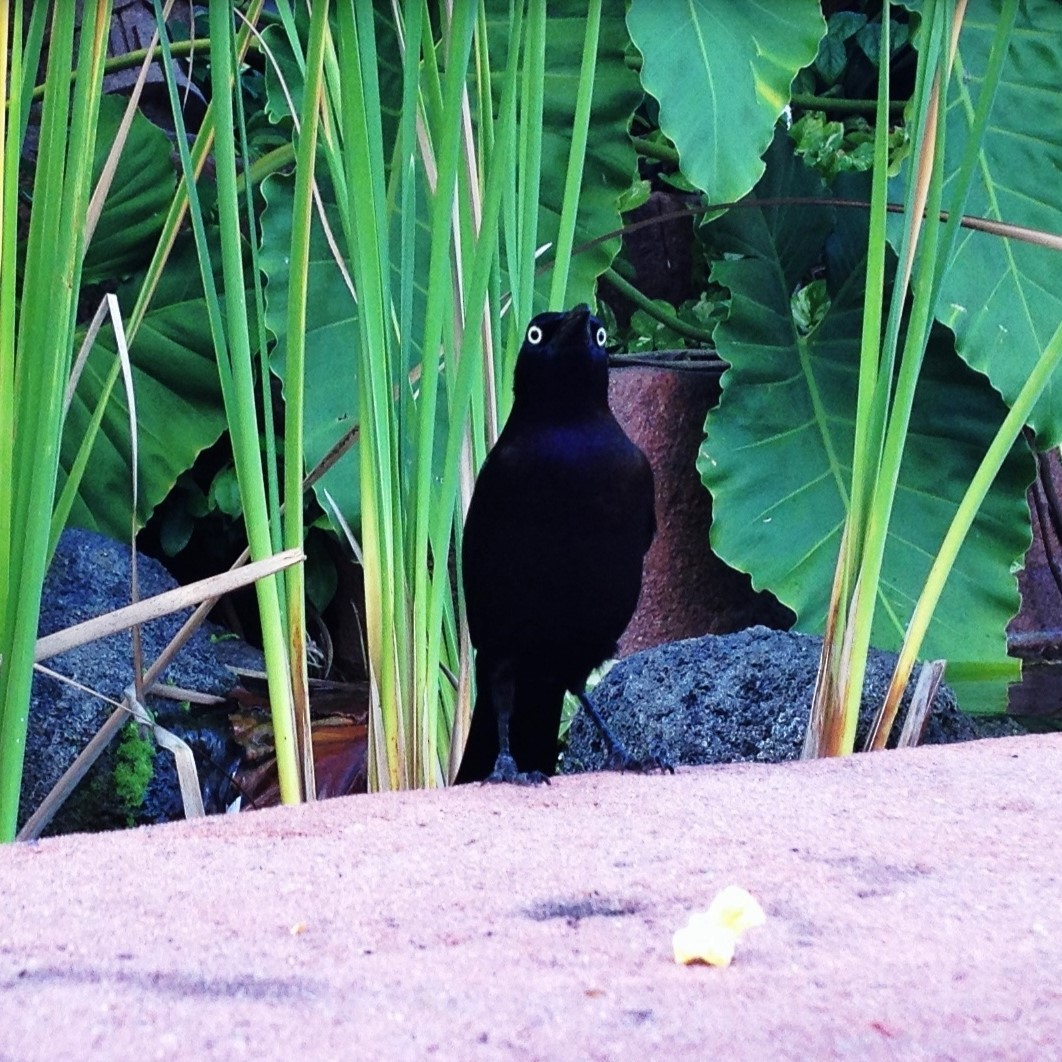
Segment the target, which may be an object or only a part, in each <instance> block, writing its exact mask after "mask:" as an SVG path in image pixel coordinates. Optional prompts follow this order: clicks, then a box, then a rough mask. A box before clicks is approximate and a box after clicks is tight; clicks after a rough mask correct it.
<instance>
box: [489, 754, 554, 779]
mask: <svg viewBox="0 0 1062 1062" xmlns="http://www.w3.org/2000/svg"><path fill="white" fill-rule="evenodd" d="M488 782H489V783H491V784H496V783H498V782H505V783H508V784H509V785H542V784H543V783H545V784H546V785H549V779H548V778H547V777H546V776H545V775H544V774H543V773H542V772H541V771H521V770H519V769H518V768H517V766H516V760H514V759H513V758H512V756H506V755H505V754H504V753H502V754H501V755H500V756H499V757H498V758H497V759H496V760H495V761H494V770H493V771H491V772H490V774H488V775H487V777H486V778H484V779H483V783H484V785H486V784H487V783H488Z"/></svg>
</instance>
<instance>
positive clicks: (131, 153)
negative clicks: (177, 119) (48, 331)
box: [82, 96, 177, 284]
mask: <svg viewBox="0 0 1062 1062" xmlns="http://www.w3.org/2000/svg"><path fill="white" fill-rule="evenodd" d="M124 112H125V100H124V98H122V97H118V96H104V97H103V99H101V100H100V118H99V125H98V129H97V132H96V157H95V160H94V163H93V174H92V180H93V185H94V186H95V182H96V181H97V180H98V179H99V175H100V171H101V170H102V169H103V163H104V161H105V160H106V157H107V154H108V152H109V151H110V149H111V144H112V143H113V142H114V138H115V136H116V135H117V133H118V125H119V123H120V122H121V120H122V115H123V113H124ZM170 150H171V149H170V142H169V140H168V139H167V138H166V134H165V133H164V132H163V131H162V130H161V129H159V127H158V126H157V125H153V124H152V123H151V122H149V121H148V120H147V119H146V118H145V117H144V116H143V115H142V114H141V113H140V112H139V111H137V112H136V113H135V114H134V115H133V122H132V125H131V126H130V127H129V136H128V138H127V139H126V142H125V147H124V148H123V150H122V154H121V156H120V158H119V160H118V168H117V169H116V170H115V174H114V181H113V183H112V184H111V190H110V192H109V194H108V196H107V199H106V201H105V202H104V205H103V210H102V211H101V213H100V218H99V222H98V224H97V225H96V232H95V235H94V236H93V238H92V243H91V244H90V245H89V248H88V251H87V253H86V255H85V266H84V270H83V272H82V283H86V284H91V283H95V282H97V281H108V280H109V281H110V282H111V283H113V282H114V280H115V279H116V278H118V277H121V276H123V275H125V274H128V273H129V272H130V271H131V270H133V269H135V268H137V267H139V266H142V265H144V264H145V263H146V261H147V258H148V255H149V254H150V252H151V250H152V249H153V247H154V242H153V241H155V240H156V239H157V238H158V235H159V233H160V232H161V231H162V222H163V220H164V219H165V217H166V211H167V210H168V209H169V205H170V201H171V200H172V199H173V191H174V188H175V187H176V184H177V182H176V175H175V172H174V169H173V164H172V163H171V162H170Z"/></svg>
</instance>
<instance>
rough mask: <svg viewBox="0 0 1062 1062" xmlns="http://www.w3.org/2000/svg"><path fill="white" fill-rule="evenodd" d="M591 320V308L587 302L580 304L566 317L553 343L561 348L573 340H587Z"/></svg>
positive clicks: (555, 334)
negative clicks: (588, 324)
mask: <svg viewBox="0 0 1062 1062" xmlns="http://www.w3.org/2000/svg"><path fill="white" fill-rule="evenodd" d="M589 320H590V307H589V306H587V305H586V303H585V302H583V303H580V304H579V305H578V306H576V307H575V309H574V310H569V311H568V312H567V313H566V314H565V315H564V318H563V319H562V321H561V325H560V328H559V329H558V330H557V331H556V332H555V333H554V339H553V342H554V343H556V344H558V345H559V346H564V345H565V344H567V343H569V342H571V341H572V340H573V339H575V340H581V339H585V338H586V326H587V322H588V321H589Z"/></svg>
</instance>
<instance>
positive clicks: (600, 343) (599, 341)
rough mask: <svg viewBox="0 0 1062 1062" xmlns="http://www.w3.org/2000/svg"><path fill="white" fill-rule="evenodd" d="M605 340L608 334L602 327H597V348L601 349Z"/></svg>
mask: <svg viewBox="0 0 1062 1062" xmlns="http://www.w3.org/2000/svg"><path fill="white" fill-rule="evenodd" d="M606 339H608V333H607V332H606V331H605V329H604V327H598V330H597V345H598V346H599V347H603V346H604V345H605V340H606Z"/></svg>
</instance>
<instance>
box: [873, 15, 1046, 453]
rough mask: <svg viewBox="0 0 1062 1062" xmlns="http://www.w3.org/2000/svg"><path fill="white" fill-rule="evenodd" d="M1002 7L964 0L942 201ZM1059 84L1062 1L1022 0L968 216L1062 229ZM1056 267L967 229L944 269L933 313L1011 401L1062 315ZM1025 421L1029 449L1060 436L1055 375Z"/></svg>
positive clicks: (895, 228) (893, 233)
mask: <svg viewBox="0 0 1062 1062" xmlns="http://www.w3.org/2000/svg"><path fill="white" fill-rule="evenodd" d="M1000 6H1001V5H1000V3H999V0H971V3H970V5H969V8H968V10H967V13H966V17H965V19H964V21H963V27H962V33H961V34H960V36H959V45H958V52H957V55H956V58H955V71H954V74H953V76H952V78H951V80H950V82H949V85H948V103H947V110H946V126H945V133H946V135H945V144H946V153H945V157H944V180H945V185H944V205H945V206H947V205H948V202H947V196H948V186H949V183H950V182H951V181H953V180H954V179H955V177H956V175H957V174H958V171H959V168H960V165H961V162H962V159H963V154H964V152H965V150H966V145H967V142H968V140H969V138H970V130H971V125H972V121H973V115H974V110H975V108H976V106H977V104H978V101H979V98H980V93H981V91H982V88H983V83H984V80H985V75H986V71H987V70H988V67H989V62H990V58H991V49H992V42H993V37H994V34H995V30H996V24H997V22H998V21H999V19H1000ZM1060 84H1062V4H1059V3H1058V2H1057V0H1027V2H1024V3H1022V4H1021V5H1019V10H1018V12H1017V16H1016V21H1015V25H1014V31H1013V32H1012V34H1011V36H1010V43H1009V47H1008V50H1007V53H1006V56H1005V58H1004V60H1003V69H1002V73H1001V75H1000V81H999V86H998V88H997V90H996V94H995V98H994V100H993V102H992V111H991V117H990V119H989V122H988V125H987V127H986V129H985V135H984V140H983V142H982V143H981V146H980V150H979V152H978V162H977V166H976V168H975V170H974V176H973V181H972V183H971V187H970V194H969V198H968V199H967V201H966V204H965V207H964V210H963V212H964V213H965V214H968V215H973V216H974V217H980V218H987V219H989V220H991V221H1001V222H1005V223H1009V224H1011V225H1019V226H1024V227H1025V228H1028V229H1032V230H1037V231H1040V232H1044V233H1051V234H1059V233H1062V198H1060V197H1059V194H1058V193H1059V187H1060V185H1059V173H1060V172H1062V121H1059V120H1058V113H1057V108H1054V109H1052V106H1048V107H1047V109H1045V106H1044V102H1045V101H1048V100H1053V99H1055V98H1056V95H1057V92H1058V86H1059V85H1060ZM905 176H906V173H905V172H904V173H902V174H901V175H900V177H899V178H897V179H896V180H897V182H900V181H902V180H903V179H904V178H905ZM899 194H900V193H899V192H897V193H895V195H894V196H893V198H895V196H896V195H899ZM901 224H902V219H900V218H899V217H898V216H896V217H894V218H893V219H892V221H891V223H890V238H898V235H899V231H900V225H901ZM1059 263H1060V258H1059V252H1058V251H1057V250H1056V249H1054V248H1051V247H1046V246H1042V245H1039V244H1035V243H1030V242H1027V241H1023V240H1014V239H1007V238H1005V237H1002V236H998V235H995V234H992V233H986V232H975V231H970V230H964V231H963V232H962V233H961V234H960V236H959V240H958V244H957V247H956V252H955V256H954V258H953V259H952V261H951V262H950V263H949V266H948V270H947V272H946V273H945V274H944V279H943V283H942V286H941V292H940V302H939V304H938V317H939V319H940V320H941V321H942V322H943V323H944V324H946V325H947V326H948V327H949V328H950V329H951V330H952V331H953V332H954V333H955V339H956V347H957V349H958V352H959V354H960V356H961V357H962V358H963V359H964V360H965V361H966V362H967V363H968V364H970V365H972V366H973V367H974V368H975V369H978V370H980V371H981V372H983V373H985V374H986V375H987V376H988V378H989V379H990V380H991V381H992V383H993V384H994V385H995V387H996V388H998V390H999V392H1000V394H1002V395H1003V397H1004V399H1005V400H1006V401H1007V402H1008V403H1012V402H1013V401H1014V399H1015V397H1016V396H1017V394H1018V392H1019V391H1020V390H1021V388H1022V386H1023V385H1024V384H1025V382H1026V380H1028V378H1029V374H1030V372H1031V371H1032V368H1033V366H1034V365H1035V364H1036V362H1037V360H1038V359H1039V357H1040V355H1041V353H1042V352H1043V350H1044V348H1045V347H1046V346H1047V342H1048V340H1049V339H1050V337H1051V335H1052V333H1053V332H1054V331H1055V329H1056V328H1057V327H1058V322H1059V321H1060V320H1062V286H1060V285H1059V283H1058V276H1059ZM1029 423H1030V425H1031V426H1032V428H1033V429H1034V430H1035V431H1036V433H1037V446H1038V448H1041V449H1048V448H1050V447H1052V446H1057V445H1059V443H1060V442H1062V379H1059V378H1058V374H1057V373H1056V378H1055V379H1054V380H1053V381H1052V383H1051V384H1050V385H1049V387H1048V388H1047V390H1046V391H1045V392H1044V394H1043V395H1042V396H1041V398H1040V400H1039V402H1038V403H1037V404H1036V406H1035V407H1034V409H1033V412H1032V415H1031V417H1030V418H1029Z"/></svg>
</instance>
